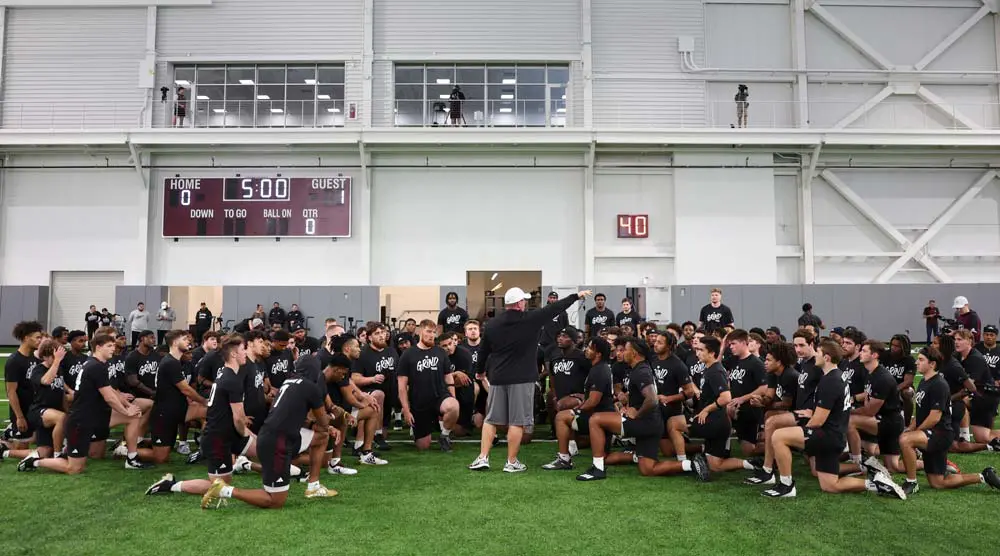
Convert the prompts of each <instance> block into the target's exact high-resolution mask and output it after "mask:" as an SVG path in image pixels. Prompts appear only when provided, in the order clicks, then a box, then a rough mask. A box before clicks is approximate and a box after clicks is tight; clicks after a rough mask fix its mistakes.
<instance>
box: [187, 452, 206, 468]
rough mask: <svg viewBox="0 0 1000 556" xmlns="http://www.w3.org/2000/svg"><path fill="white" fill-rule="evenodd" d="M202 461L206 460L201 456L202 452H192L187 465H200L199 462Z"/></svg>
mask: <svg viewBox="0 0 1000 556" xmlns="http://www.w3.org/2000/svg"><path fill="white" fill-rule="evenodd" d="M202 459H204V458H203V456H202V455H201V450H195V451H193V452H191V455H190V456H188V459H187V464H188V465H194V464H196V463H198V462H199V461H201V460H202Z"/></svg>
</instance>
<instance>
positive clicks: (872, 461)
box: [861, 456, 892, 477]
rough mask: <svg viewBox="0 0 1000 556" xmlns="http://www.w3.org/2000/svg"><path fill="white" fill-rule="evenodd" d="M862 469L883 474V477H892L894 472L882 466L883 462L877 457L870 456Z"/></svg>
mask: <svg viewBox="0 0 1000 556" xmlns="http://www.w3.org/2000/svg"><path fill="white" fill-rule="evenodd" d="M861 467H862V469H864V468H867V469H872V470H873V471H874V472H875V473H882V474H883V475H886V476H888V477H892V472H890V471H889V469H888V468H886V466H884V465H882V462H881V461H879V459H878V458H877V457H875V456H869V457H868V459H866V460H865V461H864V464H862V466H861Z"/></svg>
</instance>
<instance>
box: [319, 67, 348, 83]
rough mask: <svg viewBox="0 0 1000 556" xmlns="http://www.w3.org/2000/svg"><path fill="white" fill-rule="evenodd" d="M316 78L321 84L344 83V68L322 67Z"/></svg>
mask: <svg viewBox="0 0 1000 556" xmlns="http://www.w3.org/2000/svg"><path fill="white" fill-rule="evenodd" d="M316 77H317V78H318V79H319V82H320V83H335V84H336V83H343V82H344V66H320V67H319V72H318V75H317V76H316Z"/></svg>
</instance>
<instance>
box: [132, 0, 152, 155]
mask: <svg viewBox="0 0 1000 556" xmlns="http://www.w3.org/2000/svg"><path fill="white" fill-rule="evenodd" d="M156 16H157V12H156V6H149V7H148V8H146V55H145V63H146V64H147V65H149V67H150V68H152V69H153V71H154V72H155V71H156ZM154 88H155V83H154V86H153V88H150V89H148V90H147V91H146V99H145V100H143V103H142V122H140V124H141V125H142V127H146V128H150V127H153V94H154V93H153V89H154ZM137 163H141V160H139V161H137Z"/></svg>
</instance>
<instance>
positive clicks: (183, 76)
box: [174, 67, 195, 87]
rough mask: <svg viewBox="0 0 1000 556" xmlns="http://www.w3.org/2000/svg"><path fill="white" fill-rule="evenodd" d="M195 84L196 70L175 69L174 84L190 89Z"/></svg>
mask: <svg viewBox="0 0 1000 556" xmlns="http://www.w3.org/2000/svg"><path fill="white" fill-rule="evenodd" d="M194 82H195V69H194V68H193V67H179V68H174V84H175V85H182V86H184V87H190V86H191V85H193V84H194Z"/></svg>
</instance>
